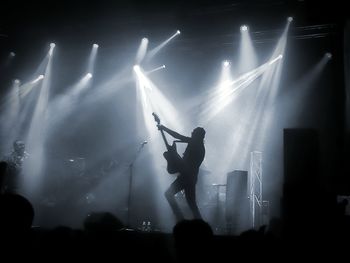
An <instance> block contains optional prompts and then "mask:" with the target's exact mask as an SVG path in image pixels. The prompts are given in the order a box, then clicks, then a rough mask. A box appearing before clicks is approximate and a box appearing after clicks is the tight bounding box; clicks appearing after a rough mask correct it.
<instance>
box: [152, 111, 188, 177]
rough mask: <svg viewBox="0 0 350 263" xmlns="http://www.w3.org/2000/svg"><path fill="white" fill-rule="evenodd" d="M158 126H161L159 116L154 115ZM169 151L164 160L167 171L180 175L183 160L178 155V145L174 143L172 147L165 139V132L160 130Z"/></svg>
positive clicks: (165, 153) (164, 154)
mask: <svg viewBox="0 0 350 263" xmlns="http://www.w3.org/2000/svg"><path fill="white" fill-rule="evenodd" d="M152 115H153V117H154V120H155V121H156V123H157V126H159V125H160V119H159V117H158V115H157V114H155V113H154V112H153V113H152ZM160 132H161V134H162V137H163V140H164V143H165V146H166V149H167V151H166V152H164V153H163V156H164V158H165V159H166V160H167V171H168V173H170V174H175V173H179V172H180V171H181V167H182V165H183V164H182V163H183V160H182V158H181V156H180V155H179V154H178V153H177V149H176V144H175V142H173V144H172V145H170V144H169V143H168V141H167V139H166V137H165V134H164V131H163V130H161V129H160Z"/></svg>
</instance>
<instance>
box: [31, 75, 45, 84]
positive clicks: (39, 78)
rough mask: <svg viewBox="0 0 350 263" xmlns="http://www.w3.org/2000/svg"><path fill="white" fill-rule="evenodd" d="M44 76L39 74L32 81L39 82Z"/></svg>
mask: <svg viewBox="0 0 350 263" xmlns="http://www.w3.org/2000/svg"><path fill="white" fill-rule="evenodd" d="M43 78H44V75H39V76H38V77H37V78H36V79H34V80H33V81H32V82H31V83H32V84H34V83H37V82H38V81H39V80H42V79H43Z"/></svg>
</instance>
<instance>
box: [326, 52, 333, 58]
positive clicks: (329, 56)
mask: <svg viewBox="0 0 350 263" xmlns="http://www.w3.org/2000/svg"><path fill="white" fill-rule="evenodd" d="M325 56H326V58H328V59H331V58H332V57H333V55H332V53H329V52H327V53H326V54H325Z"/></svg>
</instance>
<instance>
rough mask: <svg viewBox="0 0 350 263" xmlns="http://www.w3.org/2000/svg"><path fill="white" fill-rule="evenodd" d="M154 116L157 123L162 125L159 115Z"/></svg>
mask: <svg viewBox="0 0 350 263" xmlns="http://www.w3.org/2000/svg"><path fill="white" fill-rule="evenodd" d="M152 115H153V117H154V120H155V122H156V123H157V124H158V125H159V124H160V119H159V117H158V115H157V114H155V113H154V112H153V113H152Z"/></svg>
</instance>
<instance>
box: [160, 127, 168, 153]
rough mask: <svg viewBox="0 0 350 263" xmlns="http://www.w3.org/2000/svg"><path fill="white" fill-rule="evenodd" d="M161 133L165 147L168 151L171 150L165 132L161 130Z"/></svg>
mask: <svg viewBox="0 0 350 263" xmlns="http://www.w3.org/2000/svg"><path fill="white" fill-rule="evenodd" d="M160 132H161V133H162V137H163V140H164V143H165V146H166V148H167V150H169V148H170V145H169V143H168V141H167V139H166V137H165V134H164V131H163V130H160Z"/></svg>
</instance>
